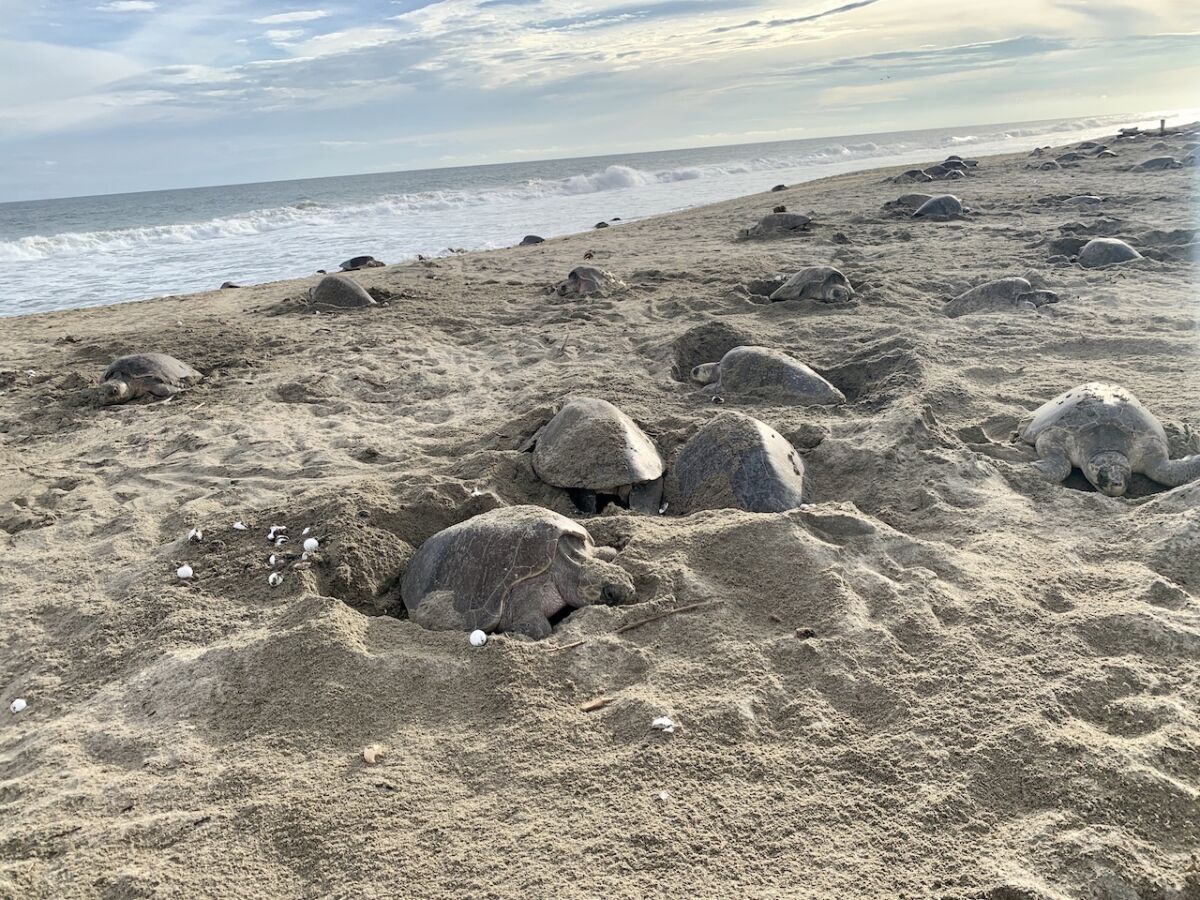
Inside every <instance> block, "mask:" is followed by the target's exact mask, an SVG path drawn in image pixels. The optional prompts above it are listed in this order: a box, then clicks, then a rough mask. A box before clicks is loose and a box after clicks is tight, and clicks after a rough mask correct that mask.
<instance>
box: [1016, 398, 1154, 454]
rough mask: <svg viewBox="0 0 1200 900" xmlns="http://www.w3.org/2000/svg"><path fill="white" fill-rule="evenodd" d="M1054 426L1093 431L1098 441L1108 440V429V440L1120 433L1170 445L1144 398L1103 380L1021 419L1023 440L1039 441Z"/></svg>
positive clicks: (1139, 439) (1056, 399)
mask: <svg viewBox="0 0 1200 900" xmlns="http://www.w3.org/2000/svg"><path fill="white" fill-rule="evenodd" d="M1052 428H1057V429H1065V430H1068V431H1072V432H1076V433H1078V434H1080V435H1083V434H1085V433H1093V432H1094V433H1095V434H1096V435H1097V437H1098V439H1099V440H1104V439H1105V438H1104V436H1103V435H1104V434H1105V433H1106V432H1107V433H1108V434H1109V439H1111V436H1112V434H1115V433H1119V434H1121V435H1124V436H1125V437H1126V438H1127V439H1129V440H1133V441H1141V440H1145V439H1149V440H1151V441H1157V442H1159V443H1161V444H1162V446H1163V447H1166V446H1167V434H1166V432H1165V431H1163V427H1162V425H1161V424H1160V423H1159V421H1158V419H1156V418H1155V417H1154V416H1153V415H1152V414H1151V412H1150V411H1149V410H1148V409H1146V407H1144V406H1142V404H1141V401H1140V400H1138V398H1137V397H1135V396H1134V395H1133V394H1132V393H1130V392H1129V391H1128V390H1126V389H1125V388H1123V387H1121V386H1120V385H1115V384H1106V383H1104V382H1102V381H1091V382H1088V383H1087V384H1082V385H1079V386H1078V387H1074V388H1071V390H1069V391H1064V392H1063V393H1061V394H1059V395H1058V396H1057V397H1055V398H1054V399H1053V400H1049V401H1047V402H1046V403H1043V404H1042V405H1041V406H1040V407H1038V408H1037V409H1036V410H1035V411H1034V412H1033V414H1032V415H1031V416H1029V417H1028V418H1027V419H1025V420H1023V421H1022V422H1021V424H1020V435H1021V440H1023V441H1025V442H1026V443H1029V444H1036V443H1037V440H1038V438H1039V437H1041V436H1042V434H1043V433H1045V432H1046V431H1049V430H1050V429H1052ZM1100 449H1104V448H1100V447H1097V448H1096V449H1095V450H1094V451H1093V452H1099V450H1100ZM1115 449H1121V448H1115ZM1122 452H1124V451H1123V450H1122Z"/></svg>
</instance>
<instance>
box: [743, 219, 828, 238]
mask: <svg viewBox="0 0 1200 900" xmlns="http://www.w3.org/2000/svg"><path fill="white" fill-rule="evenodd" d="M811 221H812V219H810V218H809V217H808V216H802V215H800V213H771V214H770V215H767V216H763V217H762V218H761V219H759V221H758V224H757V225H752V226H751V227H749V228H743V229H742V230H741V231H739V232H738V237H739V238H742V239H743V240H746V239H748V238H772V237H780V236H781V235H789V234H798V233H800V232H802V231H806V230H807V229H808V225H809V223H810V222H811Z"/></svg>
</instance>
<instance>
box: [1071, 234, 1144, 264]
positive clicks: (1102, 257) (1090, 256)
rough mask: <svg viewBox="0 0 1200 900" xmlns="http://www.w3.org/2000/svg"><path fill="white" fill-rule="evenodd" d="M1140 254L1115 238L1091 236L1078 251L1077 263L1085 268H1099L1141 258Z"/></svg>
mask: <svg viewBox="0 0 1200 900" xmlns="http://www.w3.org/2000/svg"><path fill="white" fill-rule="evenodd" d="M1141 258H1142V254H1140V253H1138V252H1137V251H1136V250H1134V249H1133V248H1132V247H1130V246H1129V245H1128V244H1127V243H1125V242H1124V241H1122V240H1118V239H1117V238H1103V237H1101V238H1092V239H1091V240H1090V241H1088V242H1087V243H1086V244H1084V245H1083V248H1082V249H1081V250H1080V251H1079V264H1080V265H1081V266H1083V267H1084V268H1085V269H1099V268H1101V267H1103V266H1115V265H1118V264H1119V263H1127V262H1132V261H1133V260H1135V259H1141Z"/></svg>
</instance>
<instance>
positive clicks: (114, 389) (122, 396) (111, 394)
mask: <svg viewBox="0 0 1200 900" xmlns="http://www.w3.org/2000/svg"><path fill="white" fill-rule="evenodd" d="M96 396H97V399H98V400H99V402H100V405H101V406H111V405H112V404H113V403H122V402H124V401H126V400H128V399H129V383H128V382H126V381H123V380H121V379H119V378H113V379H110V380H108V381H106V382H104V383H103V384H102V385H100V389H99V390H98V391H97V394H96Z"/></svg>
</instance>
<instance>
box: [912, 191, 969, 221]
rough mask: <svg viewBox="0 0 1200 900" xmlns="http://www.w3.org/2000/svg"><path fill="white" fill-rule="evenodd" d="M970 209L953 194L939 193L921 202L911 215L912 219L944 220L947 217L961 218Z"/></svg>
mask: <svg viewBox="0 0 1200 900" xmlns="http://www.w3.org/2000/svg"><path fill="white" fill-rule="evenodd" d="M970 211H971V210H969V209H968V208H967V207H965V206H963V205H962V201H961V200H959V199H958V198H957V197H955V196H954V195H953V194H941V195H940V196H937V197H930V198H929V199H928V200H926V201H925V202H924V203H922V204H921V206H920V207H919V208H918V209H917V211H916V212H915V213H913V214H912V217H913V218H914V219H932V220H934V221H945V220H947V219H961V218H962V217H963V216H964V215H965V214H966V213H969V212H970Z"/></svg>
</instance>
